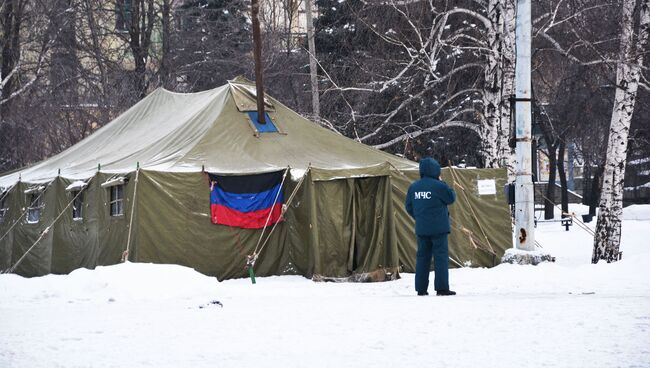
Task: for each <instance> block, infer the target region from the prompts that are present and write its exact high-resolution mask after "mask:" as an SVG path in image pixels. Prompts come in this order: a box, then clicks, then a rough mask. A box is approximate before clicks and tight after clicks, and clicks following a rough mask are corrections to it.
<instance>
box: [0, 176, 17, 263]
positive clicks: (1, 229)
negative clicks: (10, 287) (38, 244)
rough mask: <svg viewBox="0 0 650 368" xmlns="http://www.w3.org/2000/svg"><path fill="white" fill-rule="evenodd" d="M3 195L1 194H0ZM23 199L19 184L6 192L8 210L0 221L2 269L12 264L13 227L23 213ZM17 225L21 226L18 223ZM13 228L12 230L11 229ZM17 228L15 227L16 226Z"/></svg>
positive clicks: (0, 261) (0, 260)
mask: <svg viewBox="0 0 650 368" xmlns="http://www.w3.org/2000/svg"><path fill="white" fill-rule="evenodd" d="M0 195H1V194H0ZM22 207H23V205H22V201H21V196H20V195H19V188H18V186H14V187H13V188H11V190H9V191H8V192H7V193H5V208H6V210H7V212H6V213H5V215H4V218H3V220H2V222H1V223H0V237H3V236H4V238H3V239H2V240H0V270H6V269H8V268H9V267H11V266H12V263H11V261H12V250H13V242H14V230H13V229H11V227H12V226H13V225H14V223H15V222H16V221H19V217H20V214H21V213H22ZM16 226H20V225H18V224H16ZM10 229H11V230H10ZM14 229H15V227H14Z"/></svg>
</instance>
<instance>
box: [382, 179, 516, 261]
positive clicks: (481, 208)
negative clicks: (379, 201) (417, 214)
mask: <svg viewBox="0 0 650 368" xmlns="http://www.w3.org/2000/svg"><path fill="white" fill-rule="evenodd" d="M403 174H405V175H406V177H405V176H404V175H402V174H400V173H395V174H393V177H392V179H393V204H394V205H395V214H396V215H395V221H396V222H397V224H396V229H397V237H398V242H397V243H398V247H399V255H400V262H401V264H402V266H403V271H405V272H415V255H416V251H417V239H416V237H415V232H414V226H415V222H414V221H413V219H412V218H411V217H410V216H409V215H408V213H406V210H405V209H404V201H405V199H406V192H407V190H408V187H409V185H410V184H411V183H412V182H413V181H415V180H417V179H419V173H417V172H415V171H406V172H404V173H403ZM452 174H453V176H452ZM455 177H457V178H458V181H459V183H460V184H461V185H462V187H463V188H465V191H463V190H461V189H460V188H458V187H454V190H455V191H456V195H457V198H456V203H454V204H453V205H451V206H450V207H449V214H450V218H451V225H452V229H451V234H450V235H449V255H450V257H451V258H452V259H453V260H452V261H450V267H458V266H459V265H458V264H456V262H458V263H460V264H463V265H471V266H479V267H491V266H494V265H496V264H498V263H499V261H500V259H501V256H502V255H503V253H504V251H505V249H507V248H509V247H511V231H512V230H511V228H510V212H509V209H508V205H507V202H506V200H505V196H504V194H503V191H502V188H503V186H504V185H505V183H506V181H507V177H506V172H505V170H504V169H454V172H453V173H452V172H451V171H450V169H448V168H444V169H443V170H442V180H444V181H445V182H447V183H448V184H450V185H453V182H454V178H455ZM479 179H493V180H495V186H496V194H492V195H479V193H478V180H479ZM472 211H473V212H472ZM477 219H478V221H477ZM479 224H480V226H479ZM481 229H482V230H481ZM484 232H485V235H487V240H486V236H484V235H483V233H484Z"/></svg>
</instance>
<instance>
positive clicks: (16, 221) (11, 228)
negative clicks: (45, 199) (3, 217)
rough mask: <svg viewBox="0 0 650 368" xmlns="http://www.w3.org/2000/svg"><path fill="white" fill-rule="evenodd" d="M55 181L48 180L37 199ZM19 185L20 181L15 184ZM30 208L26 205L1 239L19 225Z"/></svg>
mask: <svg viewBox="0 0 650 368" xmlns="http://www.w3.org/2000/svg"><path fill="white" fill-rule="evenodd" d="M53 182H54V180H52V181H50V182H48V183H47V184H46V185H45V188H44V189H43V190H42V191H41V192H40V193H39V194H38V196H37V197H36V200H39V199H40V198H41V197H42V196H43V193H45V191H47V188H49V187H50V185H51V184H52V183H53ZM17 185H18V183H16V184H15V185H14V187H16V186H17ZM29 208H30V207H29V206H26V207H25V210H24V211H23V212H22V213H21V214H20V216H18V217H17V218H16V220H14V223H13V224H11V226H10V227H9V229H8V230H7V231H6V232H5V233H4V234H3V235H2V237H0V241H2V239H4V238H5V237H6V236H7V235H9V233H10V232H11V230H13V228H14V227H15V226H16V225H18V223H19V222H20V220H21V219H22V218H23V216H25V214H26V213H27V212H28V211H29Z"/></svg>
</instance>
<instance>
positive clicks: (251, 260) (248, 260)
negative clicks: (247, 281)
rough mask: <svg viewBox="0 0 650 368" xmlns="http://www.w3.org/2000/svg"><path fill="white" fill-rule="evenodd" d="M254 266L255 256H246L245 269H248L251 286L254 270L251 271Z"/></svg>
mask: <svg viewBox="0 0 650 368" xmlns="http://www.w3.org/2000/svg"><path fill="white" fill-rule="evenodd" d="M254 265H255V256H254V255H249V256H246V268H248V276H250V278H251V282H252V283H253V284H255V270H253V266H254Z"/></svg>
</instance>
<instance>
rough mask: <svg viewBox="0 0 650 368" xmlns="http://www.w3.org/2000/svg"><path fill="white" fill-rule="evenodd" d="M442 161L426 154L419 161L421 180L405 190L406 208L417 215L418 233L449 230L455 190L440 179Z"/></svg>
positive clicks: (437, 232) (416, 226) (430, 233)
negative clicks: (448, 208)
mask: <svg viewBox="0 0 650 368" xmlns="http://www.w3.org/2000/svg"><path fill="white" fill-rule="evenodd" d="M440 171H441V170H440V164H439V163H438V161H436V160H434V159H432V158H430V157H427V158H424V159H422V161H420V178H421V179H420V180H418V181H416V182H414V183H413V184H411V186H410V187H409V190H408V193H406V211H407V212H408V213H409V215H411V216H412V217H413V218H414V219H415V233H416V234H417V235H423V236H431V235H442V234H448V233H449V232H450V231H451V228H450V226H449V211H448V210H447V206H448V205H450V204H452V203H454V201H455V200H456V193H454V190H453V189H451V188H450V187H449V185H447V183H445V182H444V181H442V180H440Z"/></svg>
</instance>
